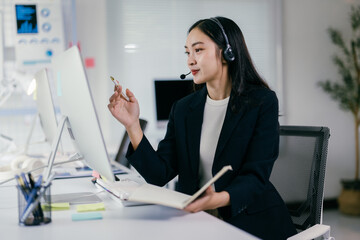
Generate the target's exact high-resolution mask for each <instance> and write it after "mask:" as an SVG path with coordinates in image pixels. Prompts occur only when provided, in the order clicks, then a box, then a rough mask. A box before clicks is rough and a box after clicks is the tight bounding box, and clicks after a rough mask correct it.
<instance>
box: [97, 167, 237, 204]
mask: <svg viewBox="0 0 360 240" xmlns="http://www.w3.org/2000/svg"><path fill="white" fill-rule="evenodd" d="M228 170H232V168H231V166H230V165H228V166H224V167H223V168H222V169H221V170H220V171H219V172H218V173H217V174H216V175H215V176H214V177H213V178H212V179H210V180H209V181H208V182H207V183H206V184H205V185H204V186H203V187H202V188H201V189H200V190H198V191H197V192H196V193H195V194H194V195H192V196H190V195H187V194H184V193H180V192H176V191H173V190H170V189H167V188H164V187H159V186H155V185H152V184H148V183H137V182H135V181H131V180H126V181H118V182H105V181H103V180H102V179H98V180H97V181H96V183H97V184H98V185H99V186H101V187H102V188H104V189H105V190H107V191H108V192H110V193H111V194H113V195H115V196H116V197H118V198H120V199H121V200H124V201H133V202H141V203H151V204H159V205H164V206H168V207H173V208H178V209H183V208H185V207H186V206H187V205H189V204H190V203H191V202H193V201H194V200H195V199H196V198H198V197H199V196H200V195H201V194H202V193H203V192H205V190H206V189H207V188H208V187H209V186H211V185H212V184H213V183H214V182H215V181H216V180H218V179H219V178H220V177H221V176H222V175H223V174H224V173H225V172H227V171H228Z"/></svg>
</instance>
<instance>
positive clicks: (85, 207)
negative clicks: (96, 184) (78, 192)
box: [76, 203, 105, 212]
mask: <svg viewBox="0 0 360 240" xmlns="http://www.w3.org/2000/svg"><path fill="white" fill-rule="evenodd" d="M76 210H77V212H93V211H104V210H105V205H104V203H93V204H82V205H77V206H76Z"/></svg>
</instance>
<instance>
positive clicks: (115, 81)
mask: <svg viewBox="0 0 360 240" xmlns="http://www.w3.org/2000/svg"><path fill="white" fill-rule="evenodd" d="M110 79H111V81H112V82H113V83H114V84H115V86H119V85H120V84H119V81H118V80H115V78H114V77H112V76H110ZM121 96H123V98H125V100H126V101H128V102H130V99H129V98H128V96H126V94H125V93H124V92H123V91H121Z"/></svg>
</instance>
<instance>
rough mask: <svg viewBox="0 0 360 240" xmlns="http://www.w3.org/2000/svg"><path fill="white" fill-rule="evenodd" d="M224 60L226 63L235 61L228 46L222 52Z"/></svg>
mask: <svg viewBox="0 0 360 240" xmlns="http://www.w3.org/2000/svg"><path fill="white" fill-rule="evenodd" d="M224 58H225V60H226V61H228V62H232V61H234V60H235V56H234V53H233V51H232V49H231V47H230V46H228V47H227V48H226V49H225V51H224Z"/></svg>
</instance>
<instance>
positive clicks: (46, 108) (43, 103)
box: [34, 69, 57, 144]
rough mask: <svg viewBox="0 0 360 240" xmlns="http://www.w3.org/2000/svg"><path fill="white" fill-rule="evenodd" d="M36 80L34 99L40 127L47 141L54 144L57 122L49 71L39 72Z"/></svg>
mask: <svg viewBox="0 0 360 240" xmlns="http://www.w3.org/2000/svg"><path fill="white" fill-rule="evenodd" d="M34 79H35V81H36V91H35V96H34V97H35V101H36V106H37V110H38V114H39V118H40V125H41V127H42V129H43V131H44V134H45V137H46V140H47V141H48V142H49V143H50V144H52V142H53V140H54V138H55V135H56V131H57V120H56V115H55V108H54V102H53V99H52V95H51V89H50V84H49V79H48V73H47V70H46V69H42V70H40V71H38V72H37V73H36V74H35V76H34Z"/></svg>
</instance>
